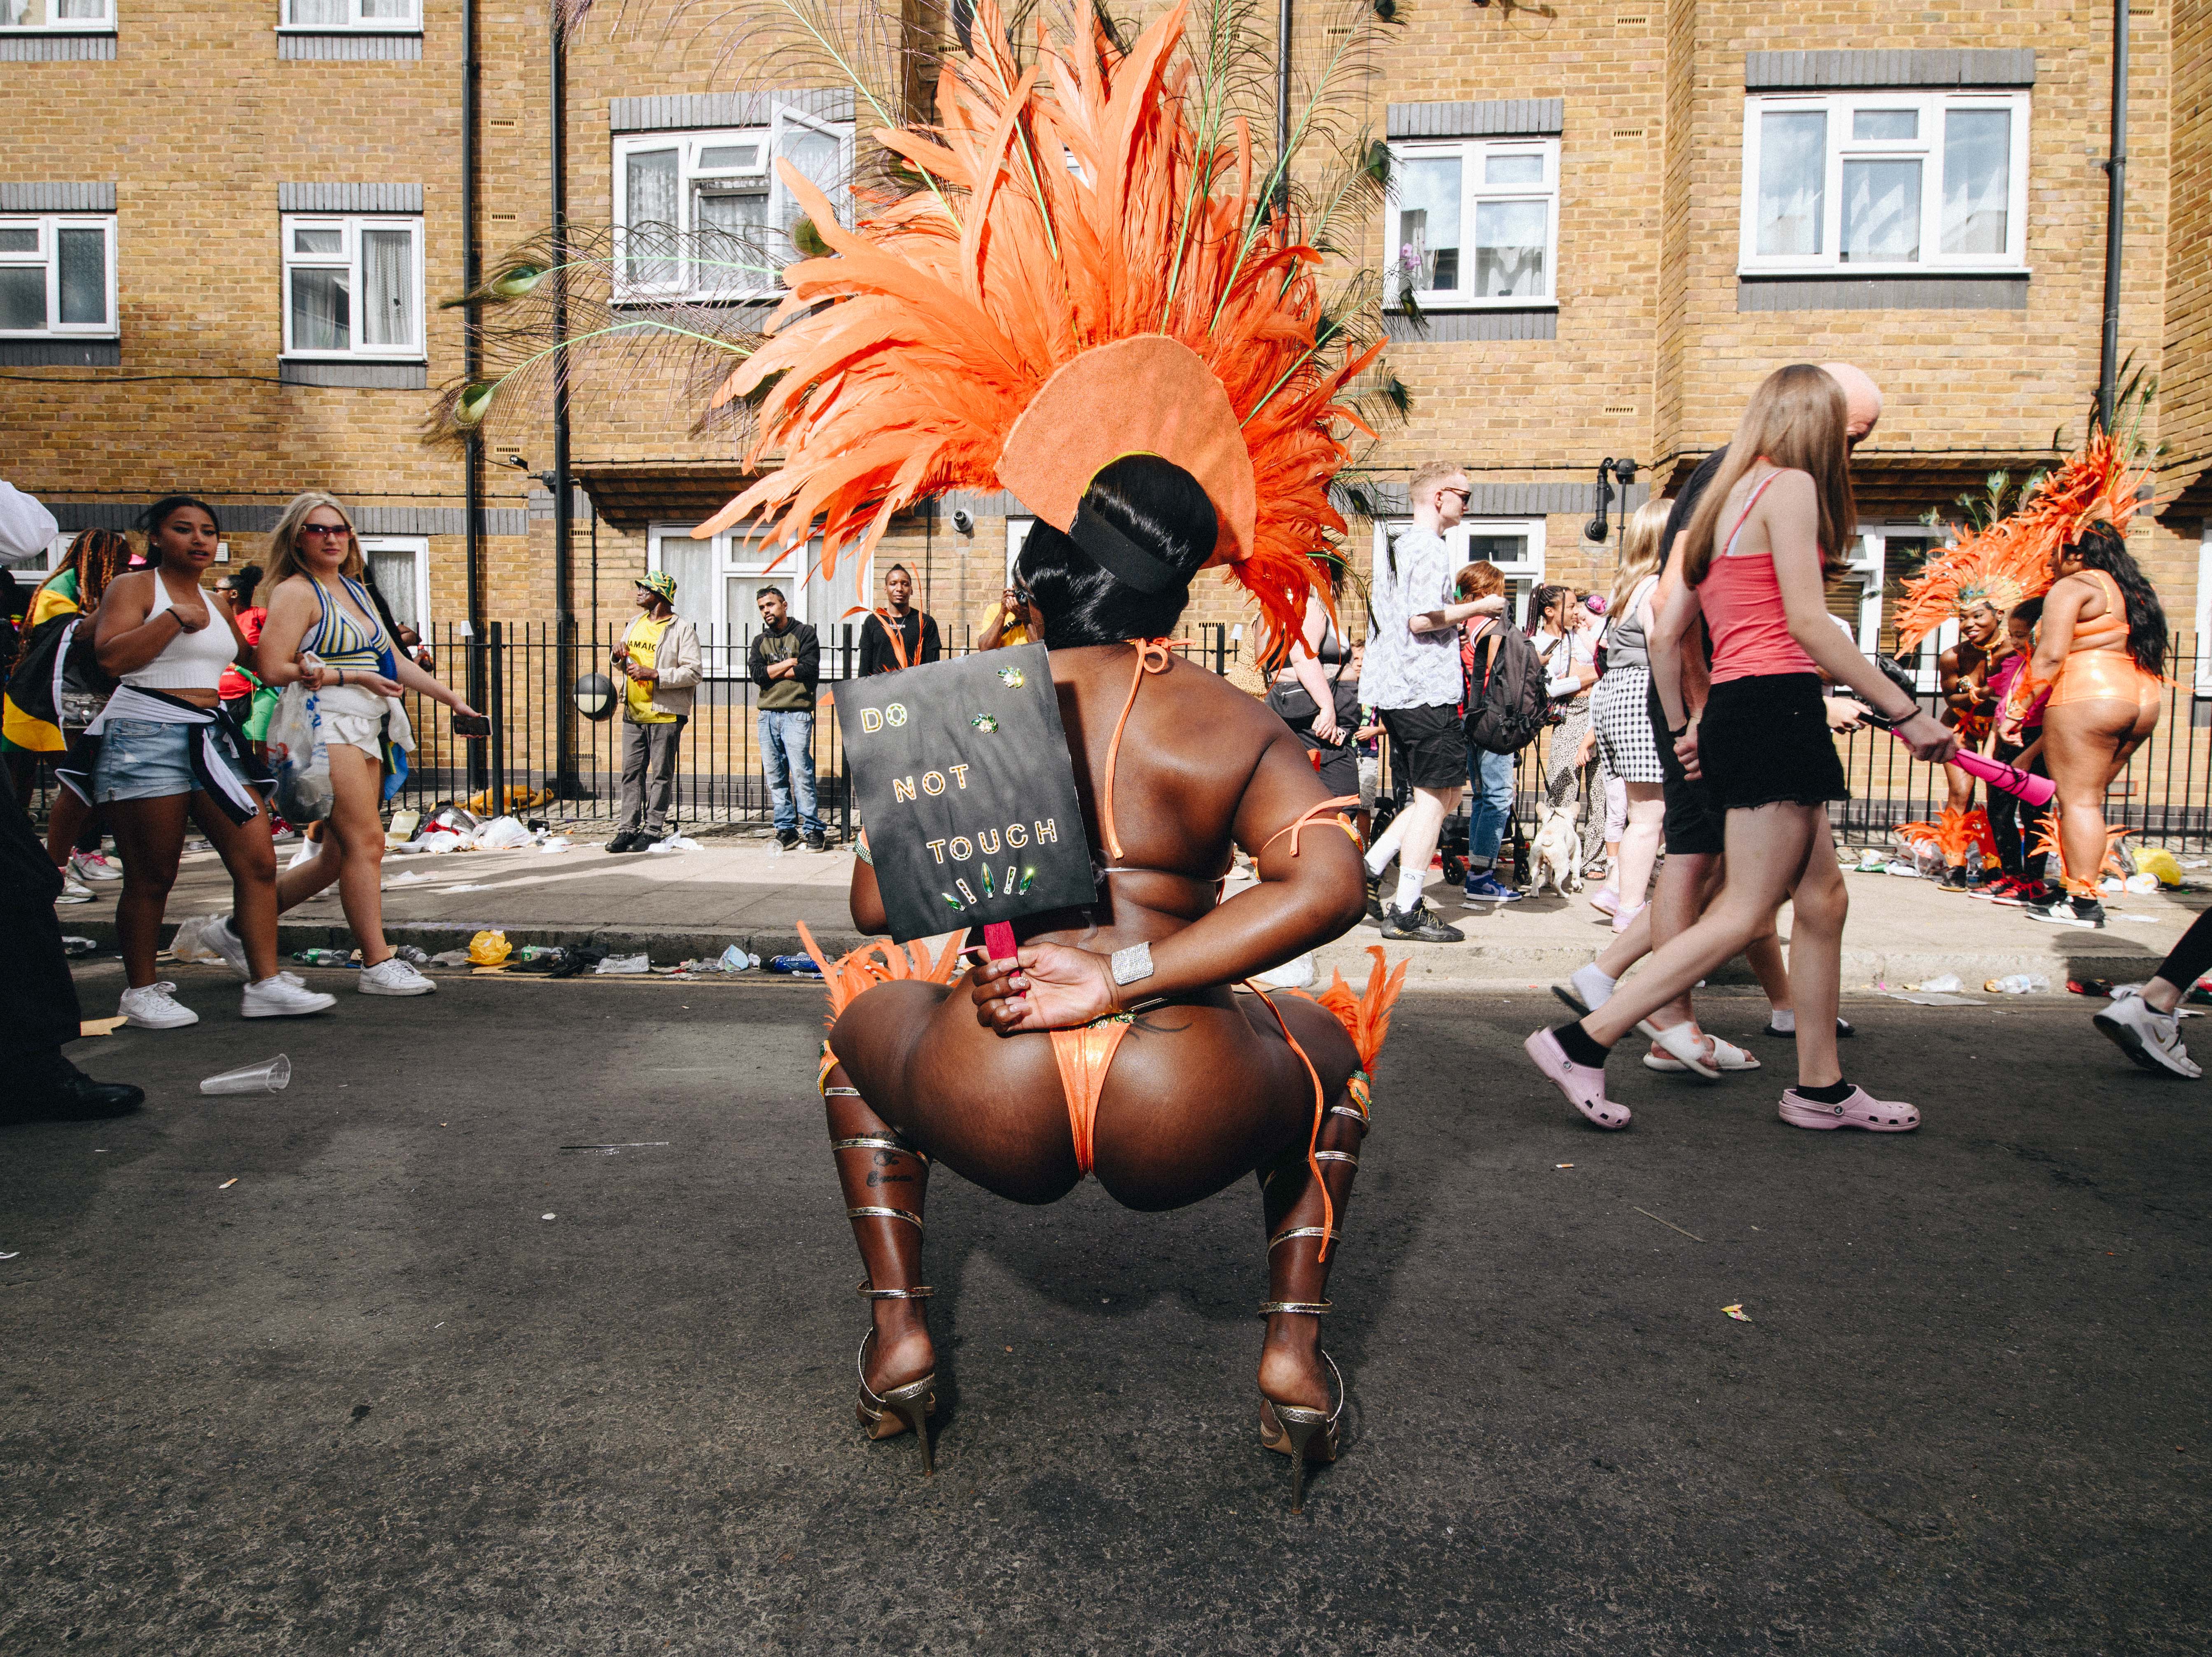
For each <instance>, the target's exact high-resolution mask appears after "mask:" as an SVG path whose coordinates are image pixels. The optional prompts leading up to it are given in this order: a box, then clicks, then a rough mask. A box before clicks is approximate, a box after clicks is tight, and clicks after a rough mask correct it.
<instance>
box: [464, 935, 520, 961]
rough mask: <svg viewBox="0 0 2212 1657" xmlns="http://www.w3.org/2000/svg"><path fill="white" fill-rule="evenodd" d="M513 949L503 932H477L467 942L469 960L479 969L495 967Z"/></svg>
mask: <svg viewBox="0 0 2212 1657" xmlns="http://www.w3.org/2000/svg"><path fill="white" fill-rule="evenodd" d="M513 949H514V945H513V944H510V943H508V942H507V934H506V933H505V932H478V933H477V935H476V936H475V937H474V938H471V939H470V940H469V959H470V960H471V962H475V963H476V964H477V966H479V967H496V966H497V965H499V963H500V962H502V961H504V960H506V959H507V956H508V955H509V954H510V953H511V952H512V951H513Z"/></svg>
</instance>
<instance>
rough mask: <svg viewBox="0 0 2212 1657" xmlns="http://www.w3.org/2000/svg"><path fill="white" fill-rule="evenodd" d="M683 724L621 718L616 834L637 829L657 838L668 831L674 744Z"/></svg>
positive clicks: (682, 721) (674, 790) (673, 774)
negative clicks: (639, 722)
mask: <svg viewBox="0 0 2212 1657" xmlns="http://www.w3.org/2000/svg"><path fill="white" fill-rule="evenodd" d="M685 723H686V722H685V721H684V720H683V719H676V720H673V721H671V723H669V724H667V725H633V724H631V723H630V722H629V720H628V719H624V720H623V774H622V815H621V816H619V817H618V818H617V820H616V822H615V832H616V833H617V834H623V835H629V834H635V833H636V832H637V831H638V830H639V829H643V830H644V831H645V832H646V833H647V834H648V835H652V836H653V839H655V840H659V839H660V838H661V837H662V836H663V835H665V834H666V833H667V832H668V808H669V805H670V804H671V802H672V801H673V800H674V798H676V744H677V743H678V739H680V738H681V737H682V736H683V734H684V725H685Z"/></svg>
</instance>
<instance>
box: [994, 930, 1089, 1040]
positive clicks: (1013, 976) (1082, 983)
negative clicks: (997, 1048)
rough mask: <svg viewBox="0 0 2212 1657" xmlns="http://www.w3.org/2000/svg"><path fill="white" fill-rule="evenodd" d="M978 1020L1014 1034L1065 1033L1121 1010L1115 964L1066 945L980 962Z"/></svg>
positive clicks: (1027, 949) (1027, 946)
mask: <svg viewBox="0 0 2212 1657" xmlns="http://www.w3.org/2000/svg"><path fill="white" fill-rule="evenodd" d="M973 985H974V987H973V989H972V990H971V992H970V993H972V994H973V995H974V997H975V1022H976V1023H979V1024H981V1026H982V1027H983V1028H984V1029H987V1030H996V1031H997V1032H998V1033H999V1034H1000V1035H1014V1034H1015V1033H1017V1032H1018V1031H1021V1030H1065V1029H1076V1028H1078V1027H1079V1026H1081V1025H1084V1024H1088V1023H1091V1020H1092V1019H1094V1018H1103V1017H1105V1016H1106V1015H1107V1014H1109V1013H1110V1012H1113V1011H1116V1008H1115V1002H1114V972H1113V967H1112V963H1111V962H1109V960H1108V959H1107V957H1106V956H1103V955H1095V954H1093V953H1092V952H1091V950H1078V949H1073V948H1071V947H1070V946H1068V945H1067V944H1023V945H1022V947H1021V949H1020V950H1019V951H1018V953H1017V956H1016V958H1015V959H1014V960H1012V961H983V962H977V963H976V967H975V974H974V978H973Z"/></svg>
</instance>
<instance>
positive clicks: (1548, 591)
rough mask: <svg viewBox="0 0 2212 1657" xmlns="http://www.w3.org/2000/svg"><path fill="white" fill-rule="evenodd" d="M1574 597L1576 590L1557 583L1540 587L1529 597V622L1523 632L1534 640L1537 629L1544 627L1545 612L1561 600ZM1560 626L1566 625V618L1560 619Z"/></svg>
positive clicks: (1553, 582) (1550, 582) (1549, 583)
mask: <svg viewBox="0 0 2212 1657" xmlns="http://www.w3.org/2000/svg"><path fill="white" fill-rule="evenodd" d="M1574 596H1575V590H1574V589H1573V588H1572V587H1571V586H1562V585H1560V584H1559V583H1558V582H1556V581H1547V582H1546V583H1545V584H1544V585H1543V586H1540V587H1538V588H1537V589H1536V590H1535V592H1532V593H1530V594H1529V595H1528V624H1527V625H1526V626H1525V627H1524V628H1522V632H1524V633H1526V634H1528V636H1529V637H1530V638H1532V639H1533V638H1534V637H1535V636H1536V629H1537V628H1540V627H1541V626H1543V625H1544V612H1545V611H1546V610H1549V609H1550V608H1551V607H1552V606H1553V604H1557V603H1559V600H1560V599H1561V598H1573V597H1574ZM1559 624H1560V625H1561V626H1562V627H1565V625H1566V618H1565V616H1561V617H1560V618H1559Z"/></svg>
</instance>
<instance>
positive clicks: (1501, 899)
mask: <svg viewBox="0 0 2212 1657" xmlns="http://www.w3.org/2000/svg"><path fill="white" fill-rule="evenodd" d="M1454 590H1455V592H1457V593H1458V594H1459V597H1460V598H1461V599H1462V601H1468V600H1474V601H1483V600H1488V601H1490V602H1491V603H1493V604H1497V605H1498V608H1499V609H1500V610H1503V609H1504V592H1505V577H1504V574H1503V572H1501V571H1500V570H1499V569H1498V566H1497V565H1495V564H1493V563H1491V562H1489V561H1480V562H1477V563H1473V564H1469V565H1468V567H1467V568H1464V569H1462V571H1460V573H1459V579H1458V580H1457V582H1456V583H1455V588H1454ZM1460 659H1461V665H1462V667H1463V668H1464V670H1465V671H1466V676H1467V721H1466V729H1467V775H1468V782H1469V783H1470V784H1471V785H1472V786H1474V806H1473V808H1472V809H1471V810H1470V811H1469V812H1468V825H1467V885H1466V888H1465V892H1466V896H1467V901H1468V902H1470V903H1475V902H1482V901H1488V902H1492V903H1518V902H1519V901H1521V894H1520V893H1519V892H1516V891H1515V890H1514V889H1513V888H1511V887H1510V886H1508V885H1507V884H1505V883H1504V882H1503V881H1501V880H1500V879H1498V872H1497V867H1496V865H1497V862H1498V843H1499V842H1500V841H1503V840H1504V838H1505V825H1506V824H1507V823H1508V822H1511V821H1512V819H1513V768H1514V761H1515V756H1516V755H1518V754H1519V753H1520V751H1521V750H1522V749H1523V748H1526V747H1527V746H1528V744H1530V743H1532V742H1534V740H1535V739H1536V736H1537V733H1538V732H1540V731H1542V730H1543V728H1544V721H1545V719H1546V717H1547V713H1549V709H1550V701H1551V699H1550V697H1549V696H1548V695H1547V694H1546V690H1545V683H1544V665H1543V661H1542V659H1541V658H1540V657H1538V655H1537V654H1536V648H1535V646H1534V645H1532V644H1530V643H1529V641H1528V634H1524V633H1522V631H1521V629H1520V628H1517V627H1516V626H1514V625H1513V618H1512V617H1511V616H1505V615H1502V614H1501V615H1497V616H1487V615H1478V616H1477V617H1476V618H1475V621H1474V622H1472V623H1470V624H1469V626H1468V629H1467V635H1466V642H1465V643H1464V644H1463V645H1462V646H1461V648H1460Z"/></svg>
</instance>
